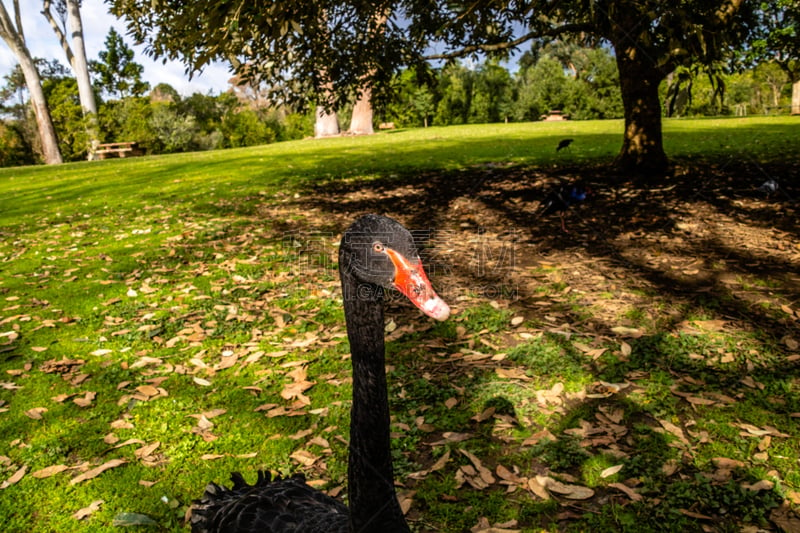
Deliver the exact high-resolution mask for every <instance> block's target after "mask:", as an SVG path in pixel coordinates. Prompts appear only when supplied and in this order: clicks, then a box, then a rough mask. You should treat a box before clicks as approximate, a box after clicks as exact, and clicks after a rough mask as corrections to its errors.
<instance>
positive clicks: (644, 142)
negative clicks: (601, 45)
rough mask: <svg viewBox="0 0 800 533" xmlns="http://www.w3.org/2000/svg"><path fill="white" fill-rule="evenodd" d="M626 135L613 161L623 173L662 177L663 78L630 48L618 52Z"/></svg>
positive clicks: (663, 155) (665, 164)
mask: <svg viewBox="0 0 800 533" xmlns="http://www.w3.org/2000/svg"><path fill="white" fill-rule="evenodd" d="M616 56H617V67H618V69H619V81H620V90H621V93H622V105H623V108H624V113H625V134H624V137H623V141H622V150H620V153H619V155H617V159H616V161H615V163H616V165H617V167H618V168H620V169H621V170H623V171H626V172H637V173H661V172H664V171H665V170H666V169H667V166H668V161H667V156H666V154H665V153H664V145H663V139H662V135H661V102H660V100H659V98H658V85H659V83H660V82H661V80H662V79H664V76H663V75H662V74H661V72H660V71H658V70H657V69H655V68H653V67H652V66H651V65H649V64H648V58H646V57H642V56H643V54H642V53H641V52H640V51H639V50H637V49H636V48H633V47H625V48H622V49H620V48H617V50H616Z"/></svg>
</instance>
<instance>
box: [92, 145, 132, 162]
mask: <svg viewBox="0 0 800 533" xmlns="http://www.w3.org/2000/svg"><path fill="white" fill-rule="evenodd" d="M143 153H144V152H143V151H142V150H141V149H140V148H139V143H137V142H123V143H105V144H98V145H97V147H96V148H95V149H94V150H93V154H94V157H93V159H107V158H109V157H132V156H137V155H142V154H143Z"/></svg>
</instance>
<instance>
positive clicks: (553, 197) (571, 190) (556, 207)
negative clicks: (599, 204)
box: [536, 183, 592, 233]
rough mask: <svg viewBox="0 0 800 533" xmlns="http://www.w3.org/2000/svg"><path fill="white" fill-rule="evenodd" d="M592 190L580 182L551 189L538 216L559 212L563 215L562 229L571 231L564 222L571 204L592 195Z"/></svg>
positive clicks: (567, 231)
mask: <svg viewBox="0 0 800 533" xmlns="http://www.w3.org/2000/svg"><path fill="white" fill-rule="evenodd" d="M591 193H592V190H591V189H590V188H589V187H586V186H584V185H582V184H580V183H577V184H566V185H562V186H560V187H559V188H558V189H555V190H553V191H550V192H549V193H548V194H547V196H545V198H544V200H543V201H542V204H541V206H540V207H539V211H538V213H537V215H536V216H537V217H540V216H543V215H551V214H553V213H558V216H559V217H561V231H563V232H565V233H569V230H568V229H567V227H566V225H565V224H564V216H565V215H566V213H567V210H568V209H569V208H570V206H572V205H575V204H578V203H580V202H583V201H584V200H586V197H587V196H589V195H591Z"/></svg>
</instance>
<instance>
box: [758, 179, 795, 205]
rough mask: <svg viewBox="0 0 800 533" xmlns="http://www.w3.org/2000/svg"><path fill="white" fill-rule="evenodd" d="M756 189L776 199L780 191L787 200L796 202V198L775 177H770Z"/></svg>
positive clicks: (769, 197)
mask: <svg viewBox="0 0 800 533" xmlns="http://www.w3.org/2000/svg"><path fill="white" fill-rule="evenodd" d="M756 190H758V192H760V193H763V194H764V197H765V198H768V199H770V200H772V199H775V198H776V197H777V196H778V193H781V194H782V195H783V196H784V197H785V198H786V199H787V200H789V201H790V202H794V198H792V197H791V196H790V195H789V193H788V192H786V189H784V188H783V187H781V186H780V184H779V183H778V181H777V180H775V179H768V180H767V181H765V182H764V183H762V184H761V185H760V186H759V187H758V189H756Z"/></svg>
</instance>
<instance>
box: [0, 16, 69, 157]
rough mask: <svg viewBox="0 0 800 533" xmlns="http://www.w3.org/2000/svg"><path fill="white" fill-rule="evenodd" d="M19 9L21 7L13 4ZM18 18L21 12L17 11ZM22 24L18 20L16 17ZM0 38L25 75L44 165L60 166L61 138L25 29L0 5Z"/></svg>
mask: <svg viewBox="0 0 800 533" xmlns="http://www.w3.org/2000/svg"><path fill="white" fill-rule="evenodd" d="M14 6H15V8H18V7H19V6H18V4H17V3H15V4H14ZM17 15H19V10H18V9H17ZM17 21H18V22H19V16H17ZM0 37H2V38H3V40H4V41H5V42H6V44H8V46H9V48H11V51H12V52H14V55H16V56H17V60H18V61H19V66H20V68H21V69H22V74H23V76H24V77H25V85H26V86H27V87H28V92H29V93H30V97H31V105H32V106H33V113H34V115H35V116H36V125H37V127H38V130H39V138H40V139H41V142H42V155H43V157H44V162H45V163H47V164H48V165H53V164H58V163H61V162H62V161H63V160H62V158H61V150H59V148H58V138H57V137H56V130H55V127H53V120H52V118H51V117H50V110H49V109H47V100H46V99H45V97H44V91H43V90H42V81H41V79H40V78H39V71H38V70H36V65H35V64H34V62H33V58H32V57H31V54H30V51H29V50H28V47H27V46H26V45H25V39H24V37H23V34H22V27H19V28H17V27H15V26H14V24H13V23H12V22H11V18H10V17H9V16H8V12H7V11H6V8H5V6H4V5H3V4H2V3H0Z"/></svg>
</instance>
